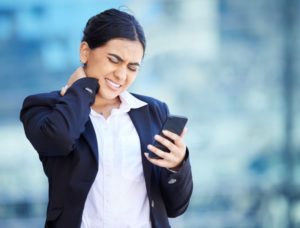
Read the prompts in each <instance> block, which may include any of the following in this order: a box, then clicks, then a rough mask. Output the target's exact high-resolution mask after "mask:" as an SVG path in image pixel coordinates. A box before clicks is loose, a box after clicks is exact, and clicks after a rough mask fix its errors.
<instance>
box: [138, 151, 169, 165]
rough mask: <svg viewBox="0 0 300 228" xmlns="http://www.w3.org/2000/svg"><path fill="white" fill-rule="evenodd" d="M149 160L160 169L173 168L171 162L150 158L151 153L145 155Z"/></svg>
mask: <svg viewBox="0 0 300 228" xmlns="http://www.w3.org/2000/svg"><path fill="white" fill-rule="evenodd" d="M144 154H145V156H146V158H147V160H148V161H149V162H151V163H152V164H154V165H157V166H160V167H164V168H169V167H171V166H172V165H170V162H168V161H166V160H164V159H155V158H150V157H149V153H144Z"/></svg>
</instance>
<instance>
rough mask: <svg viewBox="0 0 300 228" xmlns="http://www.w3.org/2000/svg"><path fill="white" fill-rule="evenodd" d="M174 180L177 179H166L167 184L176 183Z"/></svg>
mask: <svg viewBox="0 0 300 228" xmlns="http://www.w3.org/2000/svg"><path fill="white" fill-rule="evenodd" d="M176 181H177V180H176V179H174V178H172V179H170V180H169V181H168V184H174V183H176Z"/></svg>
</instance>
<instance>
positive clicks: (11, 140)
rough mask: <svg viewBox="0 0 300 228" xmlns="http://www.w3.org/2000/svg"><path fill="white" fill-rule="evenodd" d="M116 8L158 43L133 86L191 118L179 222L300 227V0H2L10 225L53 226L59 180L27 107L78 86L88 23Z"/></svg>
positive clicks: (0, 131) (1, 129) (2, 124)
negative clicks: (186, 193) (31, 137)
mask: <svg viewBox="0 0 300 228" xmlns="http://www.w3.org/2000/svg"><path fill="white" fill-rule="evenodd" d="M122 6H123V7H122ZM124 6H125V7H124ZM111 7H114V8H120V7H121V9H125V10H126V7H127V8H129V9H130V10H131V11H132V12H133V14H134V15H135V16H136V17H137V18H138V19H139V21H140V22H141V24H142V25H143V26H144V29H145V32H146V36H147V39H148V46H147V51H146V56H145V59H144V61H143V64H142V68H141V71H140V74H139V76H138V78H137V80H136V82H135V84H134V85H133V86H132V87H131V91H134V92H137V93H141V94H146V95H149V96H154V97H156V98H159V99H161V100H164V101H166V102H167V103H168V104H169V107H170V110H171V112H172V113H174V114H181V115H186V116H188V117H189V124H188V128H189V132H188V134H187V136H186V141H187V143H188V145H189V148H190V151H191V155H190V156H191V162H192V169H193V175H194V193H193V197H192V200H191V203H190V206H189V208H188V210H187V211H186V213H185V214H184V215H183V216H181V217H179V218H176V219H172V220H171V222H172V224H173V227H175V228H180V227H184V228H185V227H187V228H189V227H191V228H194V227H195V228H198V227H199V228H202V227H203V228H207V227H208V228H210V227H211V228H218V227H220V228H235V227H237V228H240V227H255V228H260V227H262V228H270V227H272V228H277V227H278V228H292V227H300V159H299V154H300V102H299V100H300V99H299V98H300V77H299V73H300V70H299V54H300V39H299V28H300V23H299V22H300V16H299V15H300V14H299V12H300V6H299V0H251V1H241V0H185V1H183V0H143V1H139V0H127V1H108V0H103V1H100V0H97V1H96V0H72V1H71V0H65V1H60V0H52V1H40V0H26V1H25V0H19V1H16V0H1V1H0V50H1V55H0V67H1V73H0V79H1V83H0V104H1V105H0V147H1V149H0V227H5V228H6V227H8V228H14V227H16V228H17V227H25V228H27V227H28V228H29V227H30V228H35V227H43V224H44V219H45V212H46V203H47V188H48V185H47V180H46V178H45V176H44V174H43V170H42V165H41V163H40V162H39V159H38V156H37V153H36V152H35V151H34V149H33V148H32V146H31V145H30V143H29V142H28V141H27V139H26V137H25V135H24V131H23V127H22V125H21V123H20V121H19V111H20V108H21V105H22V102H23V99H24V98H25V96H27V95H29V94H34V93H40V92H48V91H53V90H58V89H60V88H61V87H62V86H63V85H65V84H66V81H67V79H68V77H69V75H70V74H71V73H72V72H73V71H74V70H75V69H76V68H77V67H78V66H79V65H80V62H79V54H78V50H79V44H80V40H81V36H82V30H83V28H84V26H85V23H86V21H87V20H88V18H90V17H91V16H93V15H95V14H97V13H99V12H101V11H103V10H105V9H108V8H111ZM127 11H128V9H127Z"/></svg>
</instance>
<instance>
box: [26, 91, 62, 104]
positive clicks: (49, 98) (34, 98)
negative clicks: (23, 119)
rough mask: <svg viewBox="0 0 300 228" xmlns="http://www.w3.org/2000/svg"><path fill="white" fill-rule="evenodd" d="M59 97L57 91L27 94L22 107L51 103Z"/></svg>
mask: <svg viewBox="0 0 300 228" xmlns="http://www.w3.org/2000/svg"><path fill="white" fill-rule="evenodd" d="M59 98H60V94H59V91H53V92H49V93H38V94H33V95H29V96H27V97H26V98H25V99H24V102H23V107H28V106H36V105H52V104H55V103H56V102H57V100H58V99H59Z"/></svg>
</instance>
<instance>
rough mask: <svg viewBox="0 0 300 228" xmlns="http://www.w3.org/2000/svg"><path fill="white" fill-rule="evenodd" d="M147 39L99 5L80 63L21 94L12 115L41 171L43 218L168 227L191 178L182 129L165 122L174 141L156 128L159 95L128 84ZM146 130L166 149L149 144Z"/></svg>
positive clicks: (162, 108) (131, 22)
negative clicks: (59, 83)
mask: <svg viewBox="0 0 300 228" xmlns="http://www.w3.org/2000/svg"><path fill="white" fill-rule="evenodd" d="M145 44H146V42H145V36H144V32H143V29H142V27H141V26H140V24H139V23H138V22H137V20H136V19H135V18H134V17H133V16H132V15H129V14H127V13H125V12H122V11H119V10H116V9H110V10H106V11H104V12H102V13H100V14H98V15H96V16H94V17H92V18H90V19H89V21H88V22H87V24H86V27H85V29H84V35H83V39H82V42H81V45H80V60H81V62H82V63H83V67H79V68H78V69H77V70H76V71H75V72H74V73H73V74H72V76H71V77H70V79H69V81H68V83H67V85H66V86H65V87H64V88H63V89H62V90H61V91H54V92H51V93H43V94H37V95H32V96H29V97H27V98H26V99H25V101H24V104H23V108H22V110H21V114H20V118H21V121H22V122H23V124H24V129H25V133H26V136H27V138H28V139H29V141H30V142H31V143H32V145H33V147H34V148H35V149H36V151H37V152H38V154H39V158H40V160H41V161H42V164H43V168H44V172H45V174H46V176H47V177H48V181H49V203H48V207H47V219H46V224H45V227H68V228H69V227H70V228H73V227H81V228H87V227H91V228H96V227H134V228H135V227H169V226H170V225H169V222H168V217H176V216H178V215H181V214H182V213H183V212H184V211H185V210H186V208H187V206H188V203H189V200H190V197H191V193H192V186H193V184H192V174H191V167H190V163H189V156H188V150H187V148H186V145H185V143H184V140H183V136H184V133H182V134H181V135H176V134H174V133H172V132H166V133H165V135H166V136H167V137H169V138H170V139H172V140H173V141H174V143H172V142H171V141H170V140H167V139H166V138H163V137H160V136H158V135H155V134H157V133H158V132H159V130H160V129H161V127H162V123H163V122H164V120H165V119H166V117H167V115H168V108H167V106H166V104H165V103H162V102H160V101H158V100H156V99H154V98H151V97H146V96H142V95H137V94H131V93H129V92H127V89H128V87H129V86H130V85H131V84H132V83H133V82H134V80H135V78H136V76H137V72H138V69H139V67H140V64H141V61H142V59H143V56H144V53H145V46H146V45H145ZM184 132H185V131H184ZM153 137H155V140H157V141H158V142H160V143H162V144H163V145H165V146H166V147H167V148H169V150H170V153H165V152H163V151H160V150H159V149H157V148H155V147H154V146H152V145H150V144H151V143H152V141H153ZM146 151H152V152H153V153H155V154H156V155H158V156H160V157H161V158H162V159H153V158H149V156H148V154H147V153H145V152H146Z"/></svg>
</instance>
